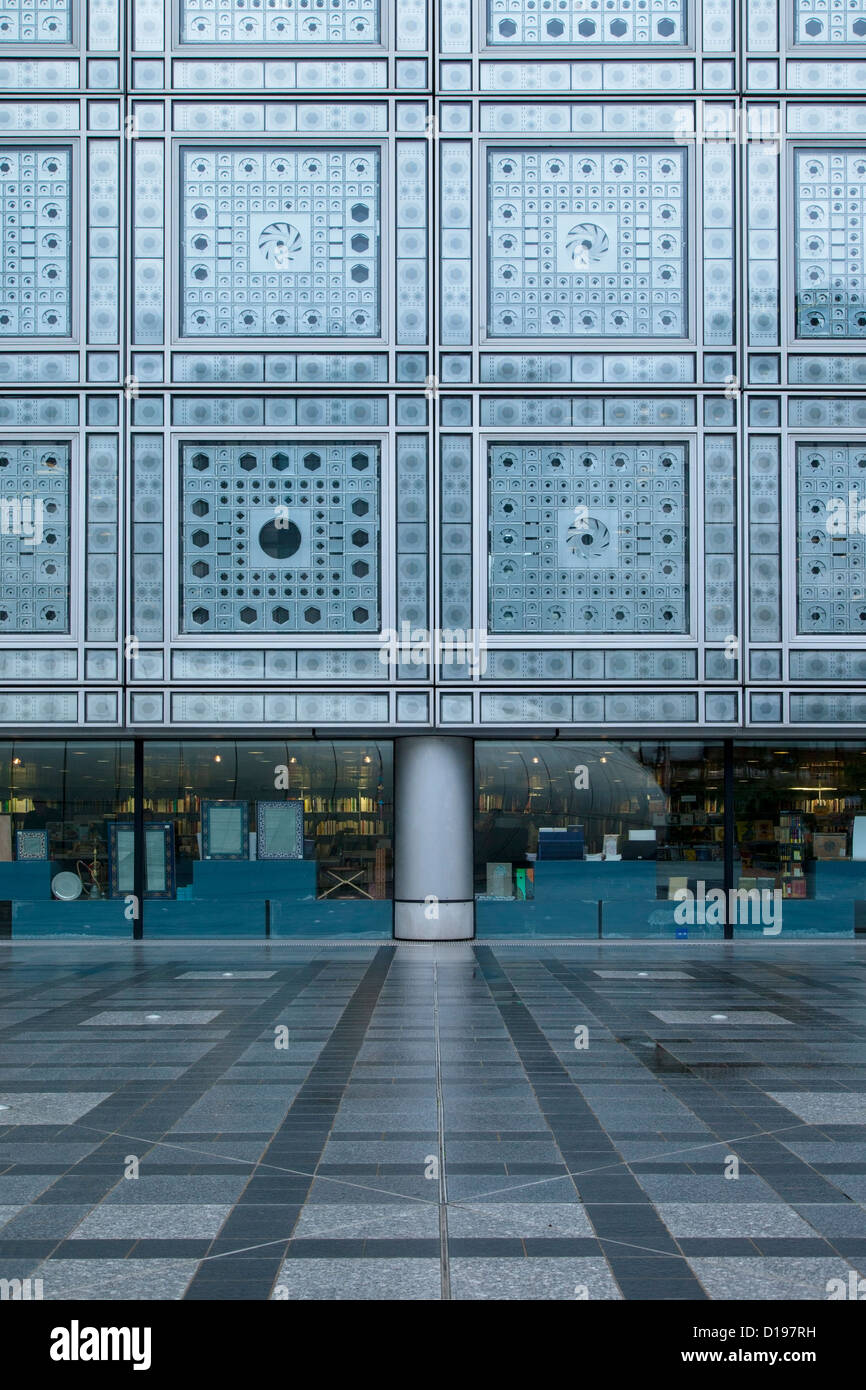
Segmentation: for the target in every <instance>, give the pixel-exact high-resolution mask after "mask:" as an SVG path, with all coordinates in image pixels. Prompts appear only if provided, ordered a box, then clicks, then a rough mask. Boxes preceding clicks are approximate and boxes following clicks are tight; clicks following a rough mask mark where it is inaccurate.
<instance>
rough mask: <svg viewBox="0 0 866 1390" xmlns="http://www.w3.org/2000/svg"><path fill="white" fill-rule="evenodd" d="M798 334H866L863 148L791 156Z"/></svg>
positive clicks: (865, 152) (865, 153) (865, 158)
mask: <svg viewBox="0 0 866 1390" xmlns="http://www.w3.org/2000/svg"><path fill="white" fill-rule="evenodd" d="M795 178H796V189H795V199H796V204H795V227H794V233H795V238H796V263H795V277H796V281H795V283H796V295H797V300H796V309H797V334H798V336H799V337H801V338H866V265H864V230H863V224H864V220H866V150H864V149H862V148H860V149H849V150H833V149H821V150H797V151H796V154H795Z"/></svg>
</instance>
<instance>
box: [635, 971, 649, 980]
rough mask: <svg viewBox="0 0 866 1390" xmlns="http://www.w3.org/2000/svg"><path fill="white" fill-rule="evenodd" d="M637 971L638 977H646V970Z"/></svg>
mask: <svg viewBox="0 0 866 1390" xmlns="http://www.w3.org/2000/svg"><path fill="white" fill-rule="evenodd" d="M637 973H638V975H639V976H640V978H641V979H642V980H643V979H644V978H645V977H646V973H647V972H646V971H645V970H639V971H638V972H637Z"/></svg>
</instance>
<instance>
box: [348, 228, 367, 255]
mask: <svg viewBox="0 0 866 1390" xmlns="http://www.w3.org/2000/svg"><path fill="white" fill-rule="evenodd" d="M349 245H350V246H351V248H352V250H353V251H354V252H355V254H356V255H360V254H361V252H362V251H367V250H368V249H369V246H370V238H369V237H368V236H367V235H366V233H365V232H356V233H355V235H354V236H353V237H352V239H351V241H350V242H349Z"/></svg>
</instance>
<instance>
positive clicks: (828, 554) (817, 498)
mask: <svg viewBox="0 0 866 1390" xmlns="http://www.w3.org/2000/svg"><path fill="white" fill-rule="evenodd" d="M849 493H850V494H853V497H850V498H849ZM864 500H866V446H864V445H863V444H841V443H840V444H798V446H797V611H798V623H797V626H798V629H799V631H800V632H823V633H827V634H831V633H837V632H838V633H855V632H856V633H864V632H866V536H864V535H862V534H861V532H860V529H859V528H860V526H861V525H862V526H864V527H866V518H864V517H863V514H862V513H861V512H860V511H859V510H858V506H857V504H858V502H863V501H864Z"/></svg>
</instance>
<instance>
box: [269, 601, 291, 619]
mask: <svg viewBox="0 0 866 1390" xmlns="http://www.w3.org/2000/svg"><path fill="white" fill-rule="evenodd" d="M271 616H272V617H273V620H274V622H275V623H281V624H282V623H287V622H288V621H289V617H290V614H289V610H288V608H283V607H282V606H281V605H280V606H278V607H276V608H275V609H274V611H273V614H272V615H271Z"/></svg>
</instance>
